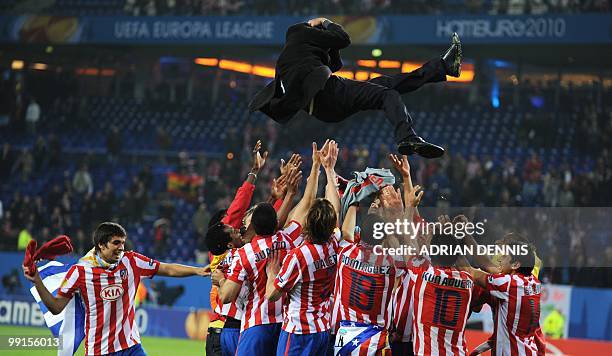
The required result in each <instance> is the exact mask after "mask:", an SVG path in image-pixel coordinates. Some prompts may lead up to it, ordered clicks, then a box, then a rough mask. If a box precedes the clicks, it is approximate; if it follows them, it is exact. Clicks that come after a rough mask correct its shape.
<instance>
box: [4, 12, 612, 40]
mask: <svg viewBox="0 0 612 356" xmlns="http://www.w3.org/2000/svg"><path fill="white" fill-rule="evenodd" d="M311 17H315V15H314V14H313V16H311ZM330 19H331V20H333V21H336V22H338V23H340V24H342V25H343V26H344V28H345V29H346V31H347V32H348V33H349V34H350V35H351V38H352V42H353V44H357V45H359V44H362V45H367V44H377V45H406V44H446V43H447V42H448V38H449V37H450V35H451V34H452V33H453V32H457V33H458V34H459V36H461V38H462V40H464V42H465V43H466V44H467V43H469V44H470V45H473V44H498V45H503V44H530V43H533V44H538V43H547V44H551V43H552V44H569V43H578V44H597V43H611V42H612V36H610V32H609V29H608V27H609V26H610V16H609V15H608V14H580V15H545V16H478V15H469V16H330ZM306 20H307V18H306V17H297V16H190V17H171V16H167V17H144V16H143V17H133V16H112V17H111V16H81V17H74V16H56V15H22V16H15V17H13V16H0V41H3V42H20V43H36V44H68V43H88V44H121V43H124V44H131V45H135V44H172V45H177V44H178V45H180V44H226V45H234V44H235V45H282V44H283V43H284V39H285V31H286V29H287V27H289V26H291V25H292V24H295V23H298V22H303V21H306Z"/></svg>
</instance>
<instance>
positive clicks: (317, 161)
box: [312, 139, 329, 166]
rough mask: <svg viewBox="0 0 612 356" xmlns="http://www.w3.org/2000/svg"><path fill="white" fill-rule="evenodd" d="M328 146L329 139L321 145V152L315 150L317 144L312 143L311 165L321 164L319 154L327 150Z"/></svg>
mask: <svg viewBox="0 0 612 356" xmlns="http://www.w3.org/2000/svg"><path fill="white" fill-rule="evenodd" d="M328 145H329V139H328V140H325V143H324V144H323V147H321V150H319V149H317V143H316V142H313V143H312V164H313V165H316V166H319V165H320V164H321V159H322V158H321V152H325V150H327V146H328Z"/></svg>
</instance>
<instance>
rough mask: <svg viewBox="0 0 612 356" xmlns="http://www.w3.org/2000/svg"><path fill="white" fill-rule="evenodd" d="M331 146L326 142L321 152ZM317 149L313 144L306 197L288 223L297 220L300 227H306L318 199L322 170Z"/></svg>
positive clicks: (295, 209) (294, 209)
mask: <svg viewBox="0 0 612 356" xmlns="http://www.w3.org/2000/svg"><path fill="white" fill-rule="evenodd" d="M328 144H329V140H326V141H325V144H324V145H323V148H322V149H321V151H324V150H325V149H327V145H328ZM321 151H319V150H318V149H317V144H316V142H313V143H312V167H311V168H310V175H309V176H308V178H307V180H306V188H305V189H304V196H302V199H301V200H300V202H299V203H298V204H297V205H296V206H295V208H293V210H292V211H291V213H289V217H288V218H287V221H291V220H295V221H297V222H298V223H299V224H300V225H302V226H303V225H304V223H305V222H306V214H308V210H309V209H310V207H311V206H312V202H313V201H314V199H315V198H316V197H317V188H318V186H319V171H320V168H321V155H320V152H321Z"/></svg>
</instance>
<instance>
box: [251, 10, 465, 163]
mask: <svg viewBox="0 0 612 356" xmlns="http://www.w3.org/2000/svg"><path fill="white" fill-rule="evenodd" d="M350 44H351V39H350V37H349V35H348V34H347V33H346V32H345V31H344V29H343V28H342V26H340V25H338V24H336V23H333V22H331V21H330V20H328V19H325V18H316V19H312V20H310V21H308V22H306V23H298V24H295V25H293V26H291V27H289V29H288V30H287V34H286V42H285V47H284V48H283V51H282V52H281V54H280V56H279V57H278V60H277V62H276V77H275V79H274V80H273V81H272V82H271V83H270V84H268V85H267V86H266V87H265V88H264V89H262V90H261V91H260V92H259V93H257V95H256V96H255V98H254V99H253V100H252V101H251V103H250V104H249V110H250V111H251V112H254V111H257V110H259V111H262V112H263V113H264V114H266V115H268V116H269V117H271V118H272V119H274V120H275V121H277V122H279V123H281V124H284V123H286V122H288V121H289V120H290V119H291V118H293V117H294V116H296V114H298V113H299V112H300V111H302V110H304V111H305V112H306V113H308V114H310V115H312V116H314V117H316V118H317V119H319V120H321V121H325V122H339V121H342V120H344V119H346V118H347V117H349V116H351V115H353V114H354V113H356V112H359V111H364V110H383V111H384V112H385V116H386V117H387V119H388V120H389V122H390V123H391V124H392V125H393V127H394V129H395V141H396V142H397V149H398V151H399V152H400V153H401V154H407V155H410V154H413V153H416V154H418V155H420V156H423V157H426V158H436V157H440V156H442V155H443V154H444V149H443V148H442V147H440V146H437V145H434V144H432V143H429V142H426V141H425V140H423V139H422V138H421V137H419V136H418V135H417V134H416V133H415V132H414V129H413V128H412V118H411V117H410V115H409V114H408V111H407V110H406V106H405V105H404V103H403V102H402V99H401V96H400V95H401V94H404V93H408V92H411V91H414V90H416V89H418V88H420V87H421V86H422V85H423V84H425V83H433V82H441V81H444V80H446V75H450V76H453V77H458V76H459V73H460V69H461V56H462V53H461V42H460V41H459V36H458V35H457V34H456V33H454V34H453V36H452V43H451V46H450V48H449V49H448V50H447V51H446V52H445V53H444V54H443V55H442V56H441V57H440V58H436V59H433V60H430V61H429V62H427V63H425V64H424V65H423V66H422V67H421V68H419V69H417V70H415V71H412V72H410V73H401V74H398V75H394V76H392V77H389V76H384V75H383V76H380V77H377V78H374V79H370V80H368V81H358V80H351V79H346V78H342V77H339V76H336V75H333V74H332V73H333V72H336V71H338V70H339V69H340V68H342V60H341V59H340V52H339V50H340V49H342V48H346V47H348V46H349V45H350Z"/></svg>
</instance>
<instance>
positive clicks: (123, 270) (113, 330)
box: [57, 251, 159, 355]
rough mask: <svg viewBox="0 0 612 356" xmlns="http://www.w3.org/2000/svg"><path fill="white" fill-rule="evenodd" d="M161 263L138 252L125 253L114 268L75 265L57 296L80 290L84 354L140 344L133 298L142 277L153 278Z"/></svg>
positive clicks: (98, 353)
mask: <svg viewBox="0 0 612 356" xmlns="http://www.w3.org/2000/svg"><path fill="white" fill-rule="evenodd" d="M158 269H159V262H158V261H156V260H153V259H150V258H149V257H146V256H143V255H141V254H138V253H136V252H132V251H128V252H125V253H124V254H123V257H122V258H121V260H120V262H119V264H118V265H117V267H116V268H114V269H113V270H107V269H105V268H102V267H91V266H84V265H81V264H76V265H73V266H72V267H71V268H70V269H69V270H68V273H67V274H66V277H65V279H64V281H63V282H62V285H61V286H60V289H59V291H58V292H57V295H58V296H61V297H65V298H72V296H73V295H74V293H75V292H77V291H78V292H79V293H80V294H81V297H82V298H83V304H85V311H86V319H85V354H86V355H100V354H108V353H111V352H117V351H121V350H125V349H127V348H129V347H131V346H134V345H136V344H139V343H140V334H139V333H138V327H137V326H136V324H135V323H134V297H135V296H136V289H137V287H138V284H139V283H140V279H141V278H152V277H153V276H154V275H155V274H156V273H157V270H158Z"/></svg>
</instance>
